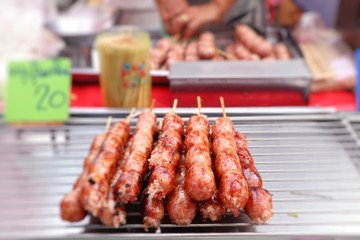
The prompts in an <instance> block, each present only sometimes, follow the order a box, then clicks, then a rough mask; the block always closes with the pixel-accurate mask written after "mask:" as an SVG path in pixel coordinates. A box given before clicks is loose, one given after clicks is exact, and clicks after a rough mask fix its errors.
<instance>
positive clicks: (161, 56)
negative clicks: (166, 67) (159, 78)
mask: <svg viewBox="0 0 360 240" xmlns="http://www.w3.org/2000/svg"><path fill="white" fill-rule="evenodd" d="M172 44H173V43H172V41H171V40H170V39H168V38H162V39H160V40H159V41H158V42H157V44H156V47H155V48H153V49H151V52H150V59H151V69H153V70H156V69H160V67H161V66H162V65H163V64H164V62H165V61H166V57H167V54H168V52H169V50H170V48H171V46H172Z"/></svg>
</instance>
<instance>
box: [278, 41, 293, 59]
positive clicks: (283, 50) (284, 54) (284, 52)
mask: <svg viewBox="0 0 360 240" xmlns="http://www.w3.org/2000/svg"><path fill="white" fill-rule="evenodd" d="M274 53H275V57H276V59H278V60H289V59H290V58H291V57H290V53H289V50H288V48H287V47H286V45H285V44H284V43H277V44H275V47H274Z"/></svg>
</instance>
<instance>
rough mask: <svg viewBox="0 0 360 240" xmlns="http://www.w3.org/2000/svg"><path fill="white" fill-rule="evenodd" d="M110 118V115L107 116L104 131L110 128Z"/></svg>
mask: <svg viewBox="0 0 360 240" xmlns="http://www.w3.org/2000/svg"><path fill="white" fill-rule="evenodd" d="M111 120H112V117H111V116H109V117H108V119H107V121H106V127H105V133H107V132H108V131H109V129H110V124H111Z"/></svg>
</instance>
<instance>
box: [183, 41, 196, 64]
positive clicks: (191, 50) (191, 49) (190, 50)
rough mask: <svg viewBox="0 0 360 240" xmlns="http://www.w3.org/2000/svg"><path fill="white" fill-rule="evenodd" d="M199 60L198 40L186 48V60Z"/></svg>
mask: <svg viewBox="0 0 360 240" xmlns="http://www.w3.org/2000/svg"><path fill="white" fill-rule="evenodd" d="M197 60H199V54H198V43H197V41H193V42H191V43H190V44H189V45H188V46H187V48H186V50H185V61H197Z"/></svg>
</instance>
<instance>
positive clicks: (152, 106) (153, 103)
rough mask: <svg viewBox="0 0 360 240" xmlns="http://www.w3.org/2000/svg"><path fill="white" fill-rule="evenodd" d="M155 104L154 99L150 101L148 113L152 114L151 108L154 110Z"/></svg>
mask: <svg viewBox="0 0 360 240" xmlns="http://www.w3.org/2000/svg"><path fill="white" fill-rule="evenodd" d="M155 102H156V99H155V98H153V99H152V100H151V105H150V111H149V112H150V113H152V111H153V108H154V106H155Z"/></svg>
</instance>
